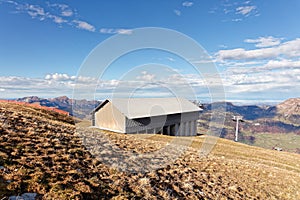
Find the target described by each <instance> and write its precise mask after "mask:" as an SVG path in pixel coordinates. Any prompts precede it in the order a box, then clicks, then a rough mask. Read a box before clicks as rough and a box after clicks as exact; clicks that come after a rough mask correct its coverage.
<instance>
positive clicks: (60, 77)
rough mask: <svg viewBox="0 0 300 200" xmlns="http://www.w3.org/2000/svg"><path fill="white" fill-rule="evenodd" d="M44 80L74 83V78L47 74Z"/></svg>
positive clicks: (65, 75)
mask: <svg viewBox="0 0 300 200" xmlns="http://www.w3.org/2000/svg"><path fill="white" fill-rule="evenodd" d="M45 79H46V80H56V81H74V80H75V79H76V76H69V75H67V74H59V73H54V74H47V75H46V76H45Z"/></svg>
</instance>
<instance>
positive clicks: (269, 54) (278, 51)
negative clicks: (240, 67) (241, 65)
mask: <svg viewBox="0 0 300 200" xmlns="http://www.w3.org/2000/svg"><path fill="white" fill-rule="evenodd" d="M279 56H281V57H288V58H291V57H298V56H300V38H296V39H294V40H291V41H287V42H284V43H281V44H280V45H278V46H274V47H268V48H260V49H254V50H245V49H243V48H237V49H230V50H220V51H219V52H218V53H217V54H216V57H217V60H219V61H221V60H245V59H271V58H277V57H279Z"/></svg>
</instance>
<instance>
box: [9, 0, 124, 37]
mask: <svg viewBox="0 0 300 200" xmlns="http://www.w3.org/2000/svg"><path fill="white" fill-rule="evenodd" d="M3 2H5V3H10V4H13V5H14V7H15V9H16V10H17V12H16V13H20V12H21V13H27V14H28V15H29V16H31V17H32V18H34V19H39V20H40V21H43V20H46V19H51V20H52V21H53V22H54V23H56V24H59V25H61V24H63V23H65V24H67V25H74V24H75V27H76V28H78V29H83V30H88V31H92V32H94V31H95V30H96V28H95V27H94V26H93V25H92V24H89V23H87V22H85V21H83V20H78V19H76V16H74V15H76V11H75V10H73V9H71V8H70V7H69V6H68V5H66V4H50V3H49V2H46V4H47V7H44V8H43V7H42V6H40V5H33V4H28V3H17V2H15V1H12V0H8V1H7V0H6V1H3ZM120 31H122V30H120ZM123 31H124V30H123Z"/></svg>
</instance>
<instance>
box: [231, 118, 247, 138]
mask: <svg viewBox="0 0 300 200" xmlns="http://www.w3.org/2000/svg"><path fill="white" fill-rule="evenodd" d="M232 120H233V121H235V122H236V125H235V139H234V141H236V142H237V141H238V137H239V121H240V122H244V120H243V117H242V116H233V118H232Z"/></svg>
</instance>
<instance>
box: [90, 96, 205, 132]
mask: <svg viewBox="0 0 300 200" xmlns="http://www.w3.org/2000/svg"><path fill="white" fill-rule="evenodd" d="M200 110H201V109H200V108H199V107H198V106H196V105H195V104H193V103H192V102H190V101H188V100H187V99H183V98H131V99H113V100H108V99H107V100H105V101H103V102H102V103H101V104H100V105H99V106H98V107H97V108H96V109H95V110H94V111H93V112H92V116H93V117H92V123H93V126H95V127H98V128H100V129H104V130H109V131H114V132H119V133H158V134H165V135H173V136H194V135H196V134H197V120H198V118H199V111H200Z"/></svg>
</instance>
